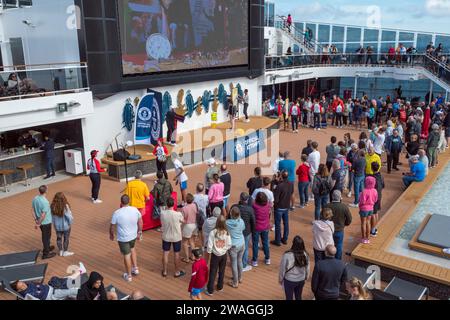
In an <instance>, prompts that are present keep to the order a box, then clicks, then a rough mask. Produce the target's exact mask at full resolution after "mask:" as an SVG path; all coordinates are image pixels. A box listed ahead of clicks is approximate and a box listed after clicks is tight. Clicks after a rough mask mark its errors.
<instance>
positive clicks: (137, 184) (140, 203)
mask: <svg viewBox="0 0 450 320" xmlns="http://www.w3.org/2000/svg"><path fill="white" fill-rule="evenodd" d="M125 194H126V195H128V196H129V197H130V206H132V207H135V208H138V209H142V208H145V198H146V197H149V196H150V191H149V190H148V187H147V184H146V183H145V182H142V181H141V180H133V181H130V182H128V186H127V189H126V190H125Z"/></svg>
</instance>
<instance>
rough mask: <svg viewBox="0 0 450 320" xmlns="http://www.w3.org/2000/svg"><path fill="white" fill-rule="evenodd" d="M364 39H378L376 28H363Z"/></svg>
mask: <svg viewBox="0 0 450 320" xmlns="http://www.w3.org/2000/svg"><path fill="white" fill-rule="evenodd" d="M364 41H378V30H374V29H365V30H364Z"/></svg>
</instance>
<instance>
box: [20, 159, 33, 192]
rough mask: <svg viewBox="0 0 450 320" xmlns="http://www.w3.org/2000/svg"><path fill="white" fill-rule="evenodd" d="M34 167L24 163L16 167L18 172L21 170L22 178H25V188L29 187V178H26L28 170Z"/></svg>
mask: <svg viewBox="0 0 450 320" xmlns="http://www.w3.org/2000/svg"><path fill="white" fill-rule="evenodd" d="M33 168H34V165H33V164H31V163H24V164H22V165H20V166H17V169H18V170H22V171H23V176H24V178H25V187H28V186H29V185H30V181H29V180H31V177H29V178H28V170H30V169H33Z"/></svg>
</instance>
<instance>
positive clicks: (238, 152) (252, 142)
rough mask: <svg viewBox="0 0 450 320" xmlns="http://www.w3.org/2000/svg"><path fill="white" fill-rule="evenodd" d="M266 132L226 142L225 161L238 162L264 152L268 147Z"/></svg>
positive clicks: (256, 132) (224, 149)
mask: <svg viewBox="0 0 450 320" xmlns="http://www.w3.org/2000/svg"><path fill="white" fill-rule="evenodd" d="M265 139H266V137H265V134H264V131H261V130H258V131H255V132H253V133H251V134H249V135H247V136H245V137H239V138H234V140H229V141H226V142H224V146H223V154H222V158H223V160H225V161H227V162H238V161H240V160H242V159H245V158H248V157H250V156H251V155H253V154H255V153H258V152H259V151H262V150H264V148H265V147H266V143H265Z"/></svg>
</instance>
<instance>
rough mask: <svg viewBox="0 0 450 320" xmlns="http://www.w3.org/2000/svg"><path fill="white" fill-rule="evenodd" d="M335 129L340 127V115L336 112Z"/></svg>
mask: <svg viewBox="0 0 450 320" xmlns="http://www.w3.org/2000/svg"><path fill="white" fill-rule="evenodd" d="M335 119H336V123H335V124H336V127H342V113H341V112H336V118H335Z"/></svg>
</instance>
